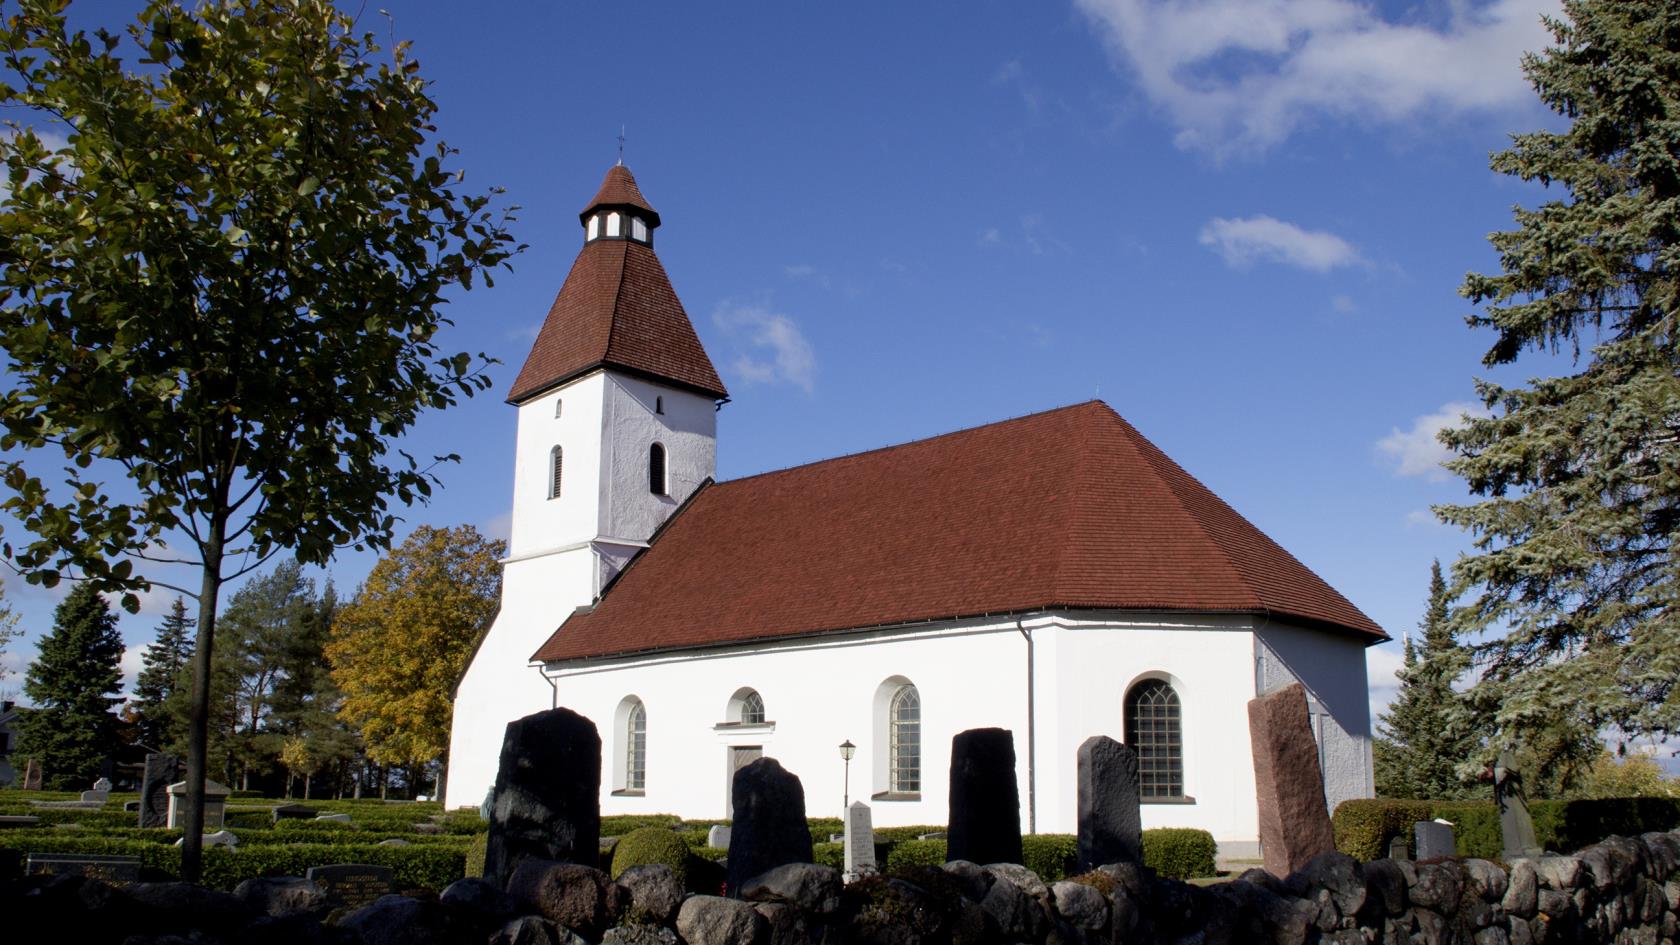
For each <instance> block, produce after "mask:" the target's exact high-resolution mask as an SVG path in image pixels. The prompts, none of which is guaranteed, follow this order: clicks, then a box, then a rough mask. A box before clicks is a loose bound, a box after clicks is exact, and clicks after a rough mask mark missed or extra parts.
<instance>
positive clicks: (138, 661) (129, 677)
mask: <svg viewBox="0 0 1680 945" xmlns="http://www.w3.org/2000/svg"><path fill="white" fill-rule="evenodd" d="M145 656H146V646H145V644H140V645H138V646H131V647H129V648H127V649H125V650H123V655H122V662H121V663H120V664H119V665H120V666H121V667H122V691H123V692H127V693H132V692H134V685H135V683H137V682H139V680H140V670H141V669H142V668H144V666H145Z"/></svg>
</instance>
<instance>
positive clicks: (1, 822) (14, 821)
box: [0, 814, 41, 830]
mask: <svg viewBox="0 0 1680 945" xmlns="http://www.w3.org/2000/svg"><path fill="white" fill-rule="evenodd" d="M40 825H41V818H39V817H33V816H30V815H28V814H0V830H5V829H14V830H28V829H29V828H31V827H39V826H40Z"/></svg>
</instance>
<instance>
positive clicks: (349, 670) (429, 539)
mask: <svg viewBox="0 0 1680 945" xmlns="http://www.w3.org/2000/svg"><path fill="white" fill-rule="evenodd" d="M504 551H505V544H504V543H503V542H502V541H500V540H493V539H489V538H485V537H484V536H483V535H480V534H479V533H478V530H477V529H475V528H473V527H472V526H471V525H461V526H458V527H455V528H431V527H429V526H424V525H423V526H421V527H419V528H417V529H415V530H414V533H413V534H411V535H409V536H408V538H407V540H405V541H404V542H403V543H402V544H401V545H400V546H399V547H397V549H396V550H394V551H393V552H391V554H389V555H387V556H386V557H384V558H382V559H380V561H379V563H378V564H376V565H374V567H373V571H372V573H370V574H369V575H368V579H367V583H365V584H363V585H362V588H361V590H359V591H358V592H357V593H356V597H355V599H354V600H352V601H351V602H350V603H349V604H348V605H346V606H345V607H344V609H343V610H342V611H340V612H339V614H338V619H337V620H335V621H334V623H333V639H332V642H331V643H329V644H328V645H327V656H328V658H329V659H331V660H332V667H333V678H334V679H336V680H337V681H338V685H339V688H340V689H342V690H343V691H344V706H343V708H342V710H341V711H342V713H343V715H344V717H345V718H346V719H347V720H349V721H350V723H351V724H353V725H355V726H356V727H357V728H358V729H359V730H360V732H361V735H362V740H363V742H364V743H365V744H366V746H367V752H368V755H369V757H371V758H373V760H375V761H378V762H381V763H384V764H401V765H410V766H414V765H420V764H425V763H427V762H431V761H435V760H437V759H439V758H442V757H443V756H444V754H445V752H447V751H448V749H449V725H450V714H451V708H452V702H451V694H452V692H453V690H454V688H455V683H456V681H457V680H458V679H459V678H460V675H461V672H462V670H463V669H464V668H465V667H466V662H467V659H468V657H469V656H470V655H471V650H472V646H473V642H474V641H475V640H476V639H477V638H478V635H479V631H480V629H481V628H482V627H483V626H484V624H485V622H486V621H488V620H489V619H490V618H491V617H492V616H493V615H494V614H495V612H496V607H497V603H498V601H499V599H500V597H501V587H502V568H501V564H500V563H499V560H498V559H500V558H501V556H502V554H503V553H504Z"/></svg>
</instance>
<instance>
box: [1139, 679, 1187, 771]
mask: <svg viewBox="0 0 1680 945" xmlns="http://www.w3.org/2000/svg"><path fill="white" fill-rule="evenodd" d="M1126 744H1127V745H1130V746H1131V748H1132V750H1133V751H1135V752H1137V762H1138V793H1139V795H1141V796H1143V797H1183V796H1184V736H1183V730H1182V718H1181V717H1180V713H1179V704H1178V693H1177V692H1175V691H1174V690H1173V687H1172V685H1171V684H1169V683H1168V682H1167V681H1166V680H1163V679H1145V680H1143V681H1142V682H1140V683H1138V684H1137V685H1135V686H1133V687H1132V688H1131V691H1130V692H1128V693H1126Z"/></svg>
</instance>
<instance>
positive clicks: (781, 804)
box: [726, 758, 811, 896]
mask: <svg viewBox="0 0 1680 945" xmlns="http://www.w3.org/2000/svg"><path fill="white" fill-rule="evenodd" d="M730 787H731V790H730V796H731V798H732V799H733V800H734V802H735V824H734V826H733V827H732V828H730V837H729V868H728V872H727V877H726V878H727V880H728V891H729V895H731V896H739V895H740V894H741V887H742V885H743V884H745V883H746V881H747V880H749V879H753V878H754V877H756V876H758V875H759V874H760V873H764V872H766V871H768V870H772V869H774V868H776V867H778V866H783V865H785V864H788V863H809V862H811V828H810V826H809V825H808V824H807V823H806V822H805V787H804V785H802V784H800V783H799V777H798V776H797V775H795V774H793V773H792V772H790V771H788V770H787V769H786V768H783V767H782V766H781V763H780V762H778V761H777V760H776V759H774V758H759V759H757V760H755V761H752V762H749V763H748V764H746V765H743V766H742V767H740V768H738V769H736V771H735V781H734V783H733V784H732V785H731V786H730Z"/></svg>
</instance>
